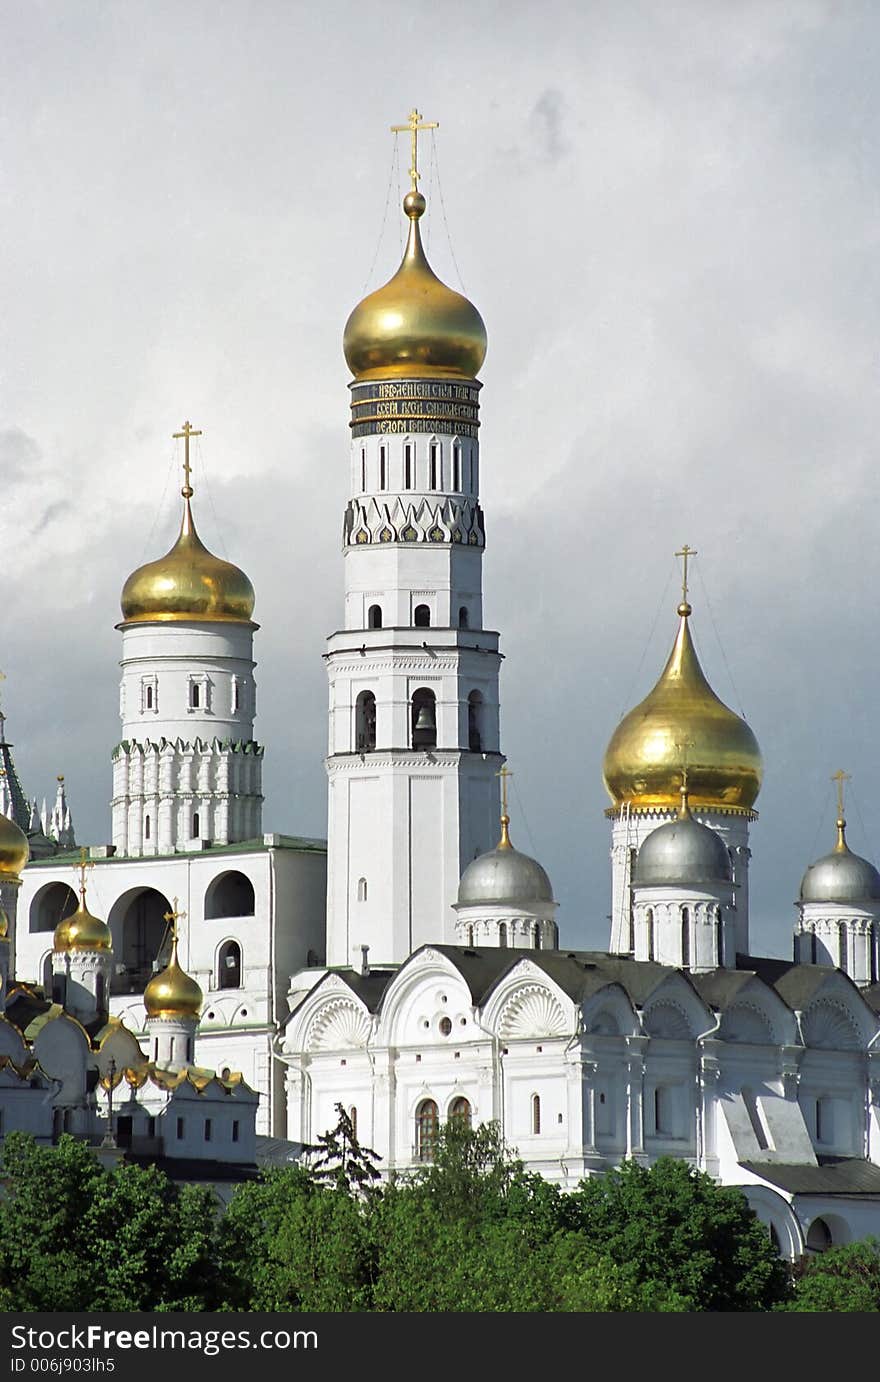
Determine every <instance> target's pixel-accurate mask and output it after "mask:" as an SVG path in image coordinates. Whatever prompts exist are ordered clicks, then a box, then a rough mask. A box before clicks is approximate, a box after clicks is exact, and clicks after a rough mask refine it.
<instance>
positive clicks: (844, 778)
mask: <svg viewBox="0 0 880 1382" xmlns="http://www.w3.org/2000/svg"><path fill="white" fill-rule="evenodd" d="M851 776H852V774H851V773H845V772H844V771H843V768H838V769H837V772H836V773H832V774H831V781H832V782H836V783H837V814H838V816H842V815H843V793H844V785H843V784H844V783H845V782H849V781H850V779H851Z"/></svg>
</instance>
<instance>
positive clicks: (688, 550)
mask: <svg viewBox="0 0 880 1382" xmlns="http://www.w3.org/2000/svg"><path fill="white" fill-rule="evenodd" d="M675 555H676V556H677V557H681V558H682V573H681V598H682V603H683V604H685V605H686V604H687V602H688V557H695V556H696V555H697V553H696V551H695V550H694V548H693V547H688V545H687V543H685V544H684V546H683V547H682V549H681V551H680V552H676V554H675Z"/></svg>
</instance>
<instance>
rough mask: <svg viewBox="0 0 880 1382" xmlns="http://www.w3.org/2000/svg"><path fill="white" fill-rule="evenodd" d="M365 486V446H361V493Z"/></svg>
mask: <svg viewBox="0 0 880 1382" xmlns="http://www.w3.org/2000/svg"><path fill="white" fill-rule="evenodd" d="M366 488H367V448H366V447H365V446H362V447H361V493H362V494H363V493H364V491H365V490H366Z"/></svg>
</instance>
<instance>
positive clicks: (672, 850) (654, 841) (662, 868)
mask: <svg viewBox="0 0 880 1382" xmlns="http://www.w3.org/2000/svg"><path fill="white" fill-rule="evenodd" d="M681 795H682V805H681V808H680V810H679V814H678V816H677V817H676V819H675V820H674V821H667V822H666V823H665V825H660V826H658V827H657V829H656V830H652V831H651V834H650V835H649V836H648V837H647V839H646V840H644V841H643V843H642V845H641V848H640V849H639V852H638V854H637V856H636V862H635V868H634V869H633V886H634V887H636V888H646V887H647V888H650V887H655V888H656V887H682V886H686V885H688V884H696V885H700V884H704V883H729V882H730V881H731V877H732V873H731V864H730V855H729V854H728V852H727V846H726V845H725V843H724V841H723V840H722V838H721V836H720V835H719V834H718V833H717V832H716V831H714V830H711V829H710V828H709V826H707V825H703V824H701V822H700V821H696V820H694V818H693V816H692V815H691V813H690V809H689V807H688V804H687V793H686V792H684V791H682V794H681Z"/></svg>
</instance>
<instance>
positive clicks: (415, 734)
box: [411, 687, 437, 749]
mask: <svg viewBox="0 0 880 1382" xmlns="http://www.w3.org/2000/svg"><path fill="white" fill-rule="evenodd" d="M411 724H412V746H413V748H414V749H435V748H436V747H437V698H436V697H435V695H434V692H433V691H428V690H427V689H426V688H425V687H421V688H420V689H419V690H418V691H414V692H413V698H412V714H411Z"/></svg>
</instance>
